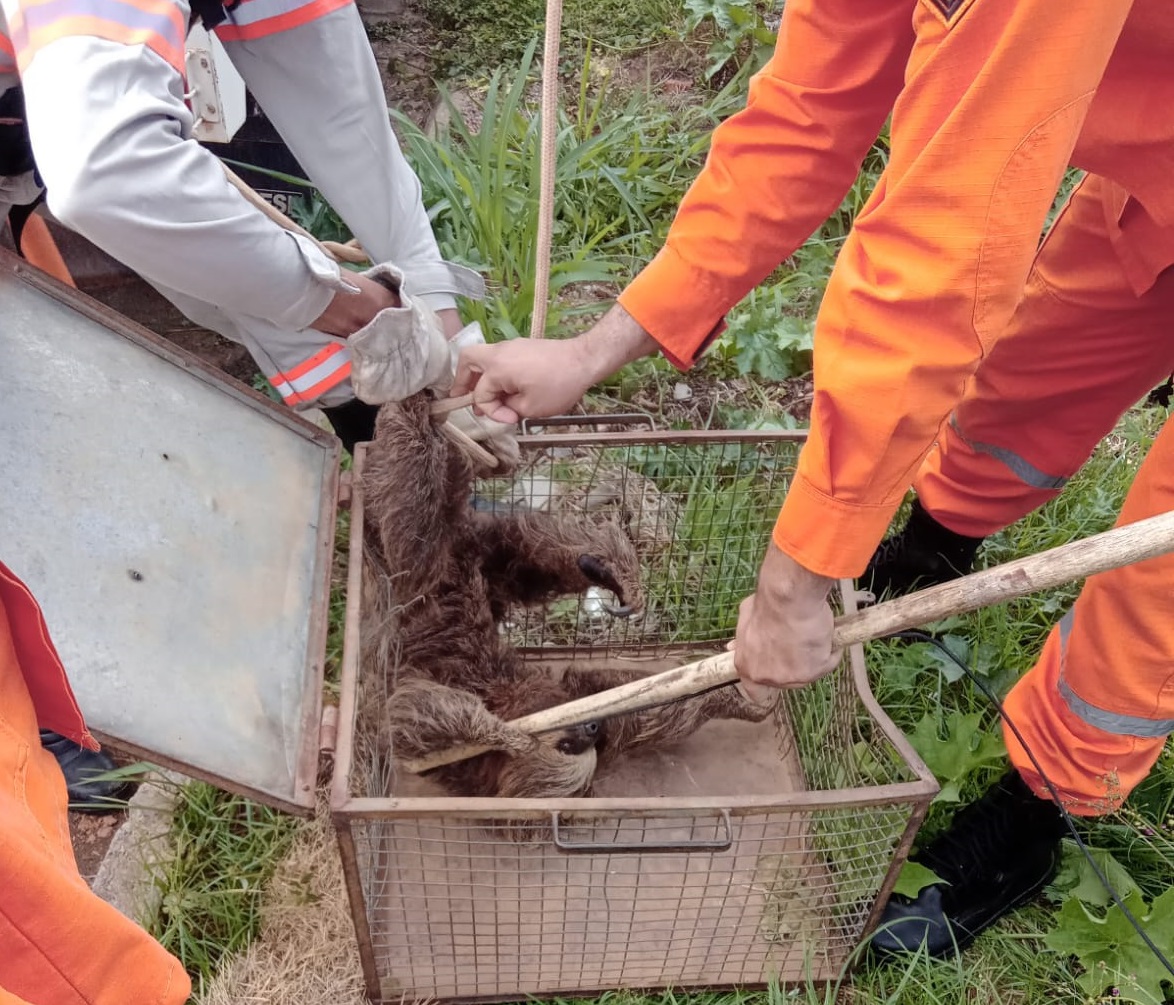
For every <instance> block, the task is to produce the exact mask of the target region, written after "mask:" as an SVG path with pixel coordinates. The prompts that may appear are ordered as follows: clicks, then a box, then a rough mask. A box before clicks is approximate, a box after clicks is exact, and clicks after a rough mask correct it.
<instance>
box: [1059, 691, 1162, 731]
mask: <svg viewBox="0 0 1174 1005" xmlns="http://www.w3.org/2000/svg"><path fill="white" fill-rule="evenodd" d="M1060 695H1061V697H1062V698H1063V699H1064V701H1066V702H1067V703H1068V707H1069V708H1070V709H1072V711H1073V713H1074V714H1076V715H1077V716H1079V717H1080V718H1081V719H1083V720H1084V721H1085V722H1087V723H1088V724H1089V725H1090V726H1094V727H1096V728H1097V729H1103V730H1104V731H1105V732H1106V733H1116V734H1118V735H1119V736H1140V737H1143V738H1147V739H1156V738H1158V737H1162V736H1167V735H1169V734H1170V733H1174V719H1143V718H1141V717H1140V716H1136V715H1122V714H1121V713H1120V712H1106V711H1105V710H1104V709H1103V708H1097V707H1096V706H1095V705H1090V704H1089V703H1088V702H1087V701H1085V700H1084V699H1083V698H1081V697H1079V696H1078V695H1077V694H1076V693H1075V692H1073V690H1072V688H1071V687H1069V686H1068V682H1067V681H1066V680H1064V679H1063V678H1062V677H1061V678H1060Z"/></svg>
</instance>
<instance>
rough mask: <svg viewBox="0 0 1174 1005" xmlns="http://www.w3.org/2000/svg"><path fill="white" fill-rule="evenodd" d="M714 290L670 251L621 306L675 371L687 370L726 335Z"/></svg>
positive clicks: (631, 288)
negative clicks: (654, 341)
mask: <svg viewBox="0 0 1174 1005" xmlns="http://www.w3.org/2000/svg"><path fill="white" fill-rule="evenodd" d="M710 286H711V282H710V279H709V277H708V276H707V275H706V274H705V273H703V272H700V271H698V270H697V269H694V268H692V267H691V266H690V265H688V264H687V263H686V262H685V261H683V260H682V259H681V258H680V257H679V256H678V255H677V253H676V252H675V251H673V249H672V248H671V247H669V246H668V245H666V246H665V247H663V248H662V249H661V250H660V252H658V254H657V256H656V257H655V258H654V259H653V260H652V261H651V262H649V263H648V265H647V266H645V268H644V270H643V271H642V272H641V273H640V274H639V275H638V276H637V277H636V278H635V279H634V280H632V282H631V283H630V284H629V285H628V288H627V289H626V290H624V292H623V293H621V294H620V297H619V303H620V306H622V307H623V308H624V310H626V311H627V312H628V313H629V314H631V315H632V317H634V318H635V319H636V320H637V321H638V322H639V324H640V327H641V328H643V329H644V330H645V331H646V332H648V334H649V335H651V336H652V337H653V338H654V339H655V340H656V342H657V343H658V344H659V345H660V349H661V352H663V353H664V355H665V358H666V359H668V361H669V362H670V363H672V364H673V366H675V367H677V369H679V370H687V369H688V368H689V367H691V366H692V365H693V364H694V363H696V362H697V359H698V357H700V356H701V354H702V353H703V352H704V351H705V350H706V349H707V348H708V347H709V344H710V343H711V342H712V341H713V340H714V339H715V338H717V336H718V335H720V334H721V332H722V331H723V330H724V329H725V320H724V317H725V309H724V307H722V306H721V305H722V304H723V303H724V301H723V298H722V297H721V296H718V295H716V294H715V293H714V291H712V290H711V288H710Z"/></svg>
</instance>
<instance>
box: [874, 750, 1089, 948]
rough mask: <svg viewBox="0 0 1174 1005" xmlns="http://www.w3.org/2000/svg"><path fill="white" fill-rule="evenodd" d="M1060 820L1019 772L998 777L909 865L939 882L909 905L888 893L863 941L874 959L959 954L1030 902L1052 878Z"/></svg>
mask: <svg viewBox="0 0 1174 1005" xmlns="http://www.w3.org/2000/svg"><path fill="white" fill-rule="evenodd" d="M1066 830H1067V828H1066V827H1065V825H1064V818H1063V816H1062V815H1061V813H1060V811H1059V810H1058V809H1057V808H1056V806H1055V804H1054V803H1052V802H1051V801H1049V800H1045V799H1040V798H1039V797H1038V796H1036V795H1035V793H1033V792H1032V791H1031V790H1030V789H1029V788H1028V787H1027V785H1026V784H1025V783H1024V781H1023V779H1022V778H1020V776H1019V773H1018V772H1017V771H1012V772H1010V773H1008V774H1006V775H1004V776H1003V777H1002V778H1001V779H999V781H998V782H996V783H995V784H994V785H992V786H991V787H990V788H989V789H988V790H987V791H986V793H985V794H984V795H983V796H982V797H981V798H980V799H979V800H978V801H977V802H974V803H972V804H971V805H970V806H967V807H966V808H965V809H963V810H961V811H960V812H959V813H958V815H957V816H956V817H955V818H954V822H953V823H952V824H950V827H949V829H948V830H946V831H945V833H943V834H942V835H941V836H940V837H938V838H937V839H936V840H935V841H933V842H932V843H931V844H930V845H929V846H928V847H927V848H925V849H924V850H923V851H922V852H921V853H920V854H918V855H916V856H914V860H915V861H917V862H920V863H921V864H922V865H924V866H926V867H927V868H929V869H932V870H933V871H934V872H935V873H936V874H937V875H938V876H939V877H940V878H941V879H942V880H944V881H945V882H943V883H935V884H934V885H933V886H927V887H925V889H923V890H922V891H921V892H920V893H919V894H918V895H917V897H916V898H915V899H912V900H911V899H910V898H908V897H904V896H902V895H901V894H894V895H893V896H892V898H891V899H890V900H889V903H888V906H887V907H886V908H885V911H884V913H883V914H882V915H881V919H880V922H879V923H878V925H877V932H876V934H875V935H873V937H872V940H871V942H870V943H869V949H870V950H871V952H872V954H873V956H874V957H878V958H880V959H888V958H891V957H894V956H896V955H898V954H900V953H905V952H916V951H918V950H919V949H920V948H921V946H922V945H924V946H925V948H926V950H927V951H928V953H929V955H930V956H935V957H940V956H947V955H949V954H950V953H952V952H954V951H955V948H957V949H964V948H965V947H966V946H968V945H969V944H970V943H971V942H973V941H974V938H975V936H977V935H978V934H979V933H980V932H982V931H984V930H985V929H987V928H989V927H990V926H991V925H993V924H994V923H995V922H996V921H997V920H998V919H999V918H1001V917H1002V916H1003V915H1004V914H1007V913H1008V912H1009V911H1013V910H1014V909H1015V908H1017V907H1019V906H1020V905H1021V904H1023V903H1025V902H1026V901H1028V900H1030V899H1031V898H1032V897H1033V896H1035V894H1037V893H1038V892H1039V891H1040V890H1041V889H1043V887H1044V886H1046V885H1047V884H1048V883H1049V882H1051V879H1052V877H1053V876H1055V874H1056V868H1057V866H1058V865H1059V862H1060V838H1061V837H1062V836H1063V835H1064V834H1065V833H1066Z"/></svg>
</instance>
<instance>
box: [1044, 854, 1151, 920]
mask: <svg viewBox="0 0 1174 1005" xmlns="http://www.w3.org/2000/svg"><path fill="white" fill-rule="evenodd" d="M1088 851H1089V854H1090V855H1092V857H1093V859H1094V860H1095V862H1096V864H1097V865H1098V866H1100V869H1101V872H1103V873H1104V874H1105V878H1106V879H1107V880H1108V881H1109V882H1110V883H1111V884H1112V886H1113V889H1114V890H1116V891H1117V893H1118V895H1119V896H1121V897H1122V898H1125V897H1128V896H1129V895H1130V894H1132V893H1141V888H1140V887H1139V886H1138V885H1137V883H1136V882H1134V879H1133V877H1132V876H1131V875H1130V874H1129V870H1128V869H1126V868H1125V866H1123V865H1122V864H1121V863H1120V862H1118V861H1117V860H1116V859H1115V858H1114V857H1113V855H1112V853H1111V852H1108V851H1105V850H1104V849H1103V848H1090V849H1089V850H1088ZM1052 889H1053V890H1055V891H1056V892H1058V893H1060V894H1061V895H1062V896H1064V897H1065V898H1068V897H1076V898H1078V899H1079V900H1082V901H1084V902H1085V903H1086V904H1091V905H1092V906H1093V907H1107V906H1108V905H1109V904H1110V903H1112V898H1111V897H1110V896H1109V891H1108V890H1106V889H1105V887H1104V884H1103V883H1101V881H1100V880H1099V879H1098V878H1097V874H1096V873H1095V872H1094V871H1093V868H1092V866H1091V865H1089V864H1088V859H1087V858H1085V857H1084V855H1083V853H1082V852H1081V851H1080V849H1079V848H1078V847H1076V842H1075V841H1065V842H1064V845H1063V858H1062V859H1061V860H1060V871H1059V872H1058V873H1057V874H1056V878H1055V880H1053V882H1052Z"/></svg>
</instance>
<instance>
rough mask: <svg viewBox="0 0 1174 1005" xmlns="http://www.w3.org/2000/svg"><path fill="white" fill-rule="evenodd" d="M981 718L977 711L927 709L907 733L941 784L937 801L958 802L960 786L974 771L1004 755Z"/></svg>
mask: <svg viewBox="0 0 1174 1005" xmlns="http://www.w3.org/2000/svg"><path fill="white" fill-rule="evenodd" d="M983 719H984V716H983V715H982V714H981V713H978V712H975V713H971V714H969V715H964V714H963V713H961V712H958V711H952V712H950V713H948V714H945V715H936V714H934V713H933V712H926V713H925V715H924V716H922V718H921V721H920V722H919V723H918V724H917V726H916V727H915V728H914V730H913V732H912V733H910V734H909V742H910V743H912V744H913V749H914V750H916V751H917V753H918V754H919V755H920V756H921V759H922V760H923V761H925V763H926V766H927V767H928V768H929V769H930V770H931V771H932V772H933V773H934V776H935V777H936V778H937V780H938V781H939V782H940V783H941V787H942V790H941V792H939V793H938V796H937V800H936V801H937V802H943V803H956V802H959V801H960V800H961V798H962V795H961V793H962V787H963V785H965V784H966V782H967V781H968V780H969V779H970V777H971V776H972V775H973V774H974V773H975V772H976V771H978V770H979V769H982V768H988V767H990V766H992V765H996V764H999V763H1000V762H1002V760H1003V759H1004V758H1005V757H1006V748H1005V747H1004V746H1003V740H1002V738H1001V737H1000V736H999V734H998V732H997V731H994V730H992V729H991V728H990V726H989V724H987V723H984V722H983Z"/></svg>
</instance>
